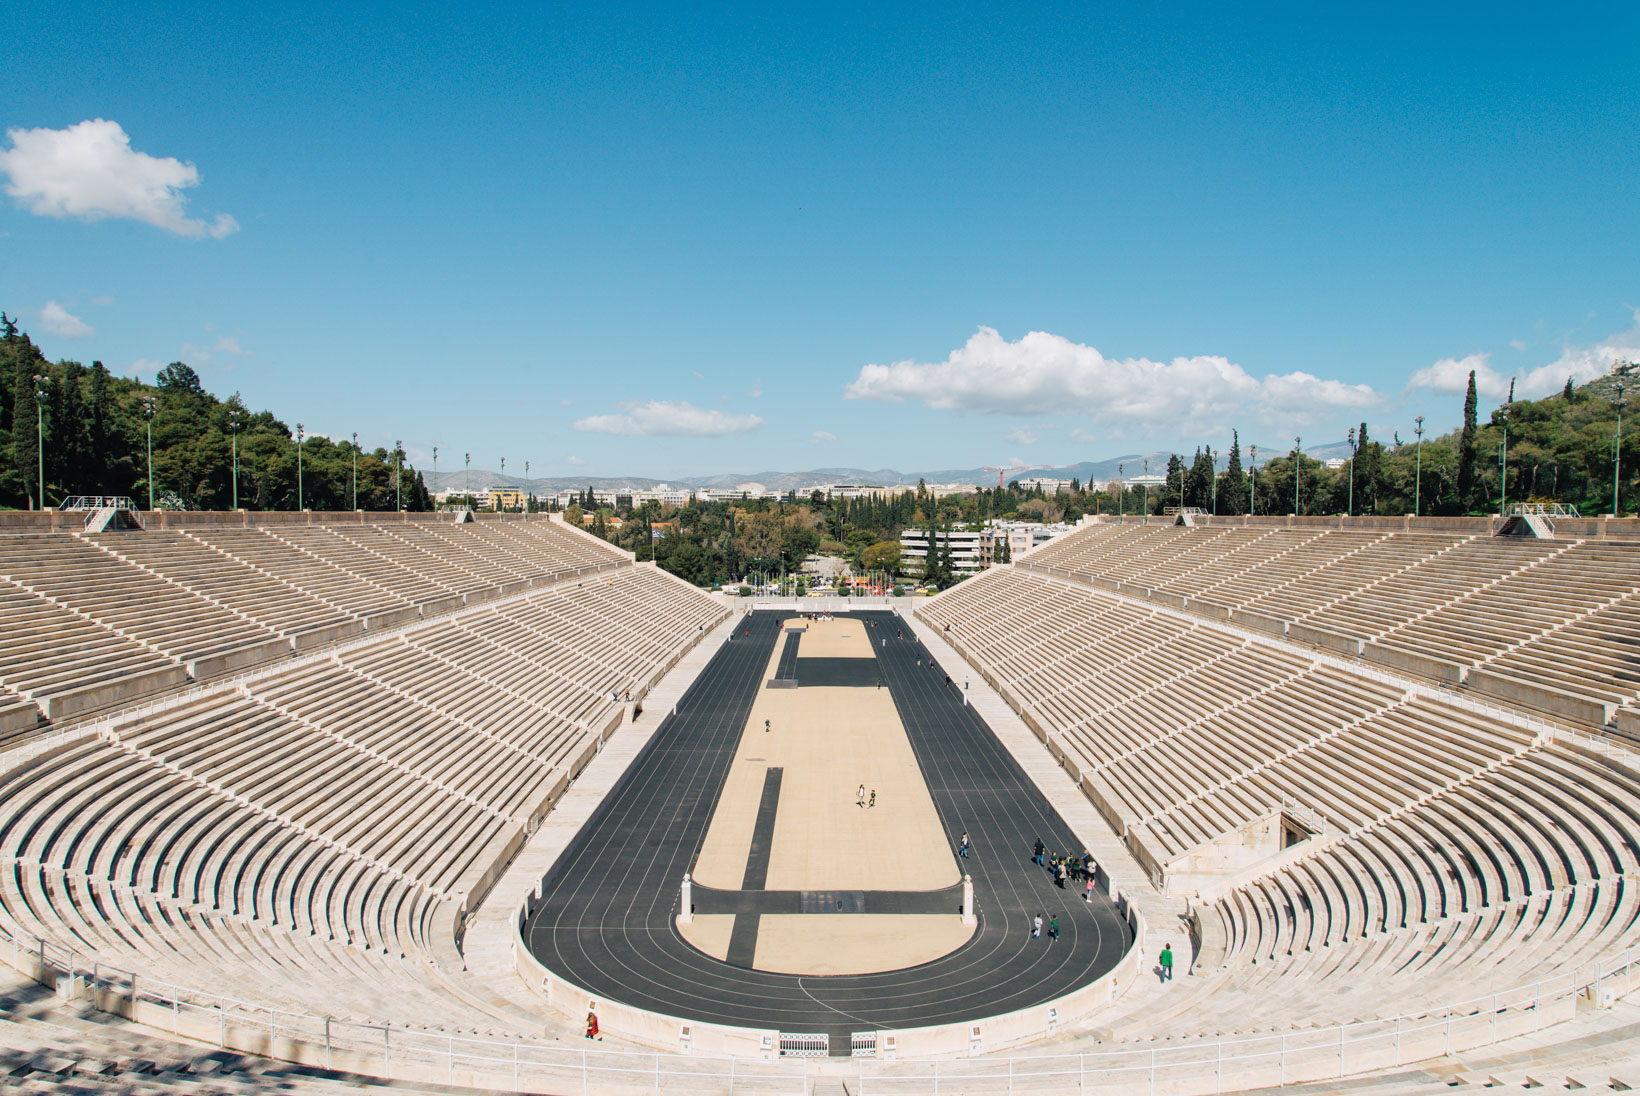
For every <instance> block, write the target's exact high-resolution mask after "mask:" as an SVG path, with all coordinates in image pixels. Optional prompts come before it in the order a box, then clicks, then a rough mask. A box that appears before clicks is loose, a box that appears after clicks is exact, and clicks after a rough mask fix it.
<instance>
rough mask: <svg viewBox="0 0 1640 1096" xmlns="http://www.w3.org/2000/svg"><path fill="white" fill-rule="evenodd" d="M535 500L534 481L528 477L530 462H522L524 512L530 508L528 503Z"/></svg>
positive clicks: (527, 511)
mask: <svg viewBox="0 0 1640 1096" xmlns="http://www.w3.org/2000/svg"><path fill="white" fill-rule="evenodd" d="M534 501H535V483H534V481H533V480H531V479H530V462H529V461H525V462H524V512H525V513H526V514H527V513H529V510H530V503H532V502H534Z"/></svg>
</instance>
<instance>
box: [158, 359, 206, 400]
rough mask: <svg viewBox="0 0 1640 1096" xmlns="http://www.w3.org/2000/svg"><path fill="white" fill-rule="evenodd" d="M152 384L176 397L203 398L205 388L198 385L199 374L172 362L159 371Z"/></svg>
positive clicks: (179, 363) (183, 365)
mask: <svg viewBox="0 0 1640 1096" xmlns="http://www.w3.org/2000/svg"><path fill="white" fill-rule="evenodd" d="M154 384H155V385H156V386H158V387H159V388H163V389H165V390H166V391H167V392H171V393H174V394H178V395H186V396H203V395H204V394H205V386H204V385H203V384H202V383H200V380H199V374H198V373H196V372H194V370H193V369H192V368H191V367H190V366H188V365H187V364H186V363H183V362H172V363H171V364H170V365H168V366H166V367H165V368H164V369H161V370H160V371H159V373H158V374H157V375H156V376H155V377H154Z"/></svg>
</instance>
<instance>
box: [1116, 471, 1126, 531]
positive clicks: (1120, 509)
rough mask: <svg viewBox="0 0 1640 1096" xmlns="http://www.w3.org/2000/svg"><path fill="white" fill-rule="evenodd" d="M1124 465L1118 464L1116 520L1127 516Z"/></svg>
mask: <svg viewBox="0 0 1640 1096" xmlns="http://www.w3.org/2000/svg"><path fill="white" fill-rule="evenodd" d="M1122 471H1123V468H1122V465H1120V464H1118V465H1117V466H1116V520H1117V521H1121V520H1122V519H1123V518H1125V517H1127V512H1126V505H1127V484H1125V483H1123V482H1122Z"/></svg>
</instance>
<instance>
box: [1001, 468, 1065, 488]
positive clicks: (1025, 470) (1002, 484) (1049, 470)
mask: <svg viewBox="0 0 1640 1096" xmlns="http://www.w3.org/2000/svg"><path fill="white" fill-rule="evenodd" d="M1075 467H1076V465H1074V464H1010V465H1009V466H1008V467H1006V468H995V467H992V466H990V465H987V466H985V467H984V468H981V469H980V471H981V472H995V473H996V474H997V487H998V488H1002V487H1006V486H1007V484H1005V483H1003V482H1002V477H1003V476H1004V475H1005V474H1007V473H1009V472H1057V471H1060V470H1061V469H1065V468H1075Z"/></svg>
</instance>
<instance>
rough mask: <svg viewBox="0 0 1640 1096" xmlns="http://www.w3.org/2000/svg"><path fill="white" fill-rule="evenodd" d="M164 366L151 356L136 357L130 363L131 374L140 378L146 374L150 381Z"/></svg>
mask: <svg viewBox="0 0 1640 1096" xmlns="http://www.w3.org/2000/svg"><path fill="white" fill-rule="evenodd" d="M164 368H165V364H164V363H163V362H157V361H154V360H153V359H152V358H138V359H137V360H136V361H134V362H132V363H131V376H133V377H135V378H136V379H138V380H141V379H142V378H143V376H144V375H145V374H146V375H147V377H148V379H149V380H150V381H152V380H153V378H154V377H155V376H156V375H157V374H158V373H159V371H160V370H161V369H164Z"/></svg>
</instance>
